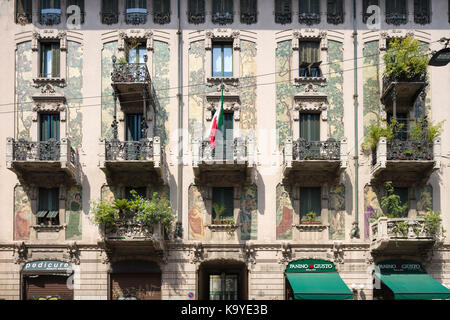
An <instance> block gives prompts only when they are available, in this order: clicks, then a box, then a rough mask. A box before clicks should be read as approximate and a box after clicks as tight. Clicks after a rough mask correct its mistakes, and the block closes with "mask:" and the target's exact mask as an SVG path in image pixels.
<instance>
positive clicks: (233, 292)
mask: <svg viewBox="0 0 450 320" xmlns="http://www.w3.org/2000/svg"><path fill="white" fill-rule="evenodd" d="M209 300H238V275H237V274H229V273H221V274H210V275H209Z"/></svg>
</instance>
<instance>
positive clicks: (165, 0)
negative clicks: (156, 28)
mask: <svg viewBox="0 0 450 320" xmlns="http://www.w3.org/2000/svg"><path fill="white" fill-rule="evenodd" d="M153 22H154V23H158V24H166V23H170V0H153Z"/></svg>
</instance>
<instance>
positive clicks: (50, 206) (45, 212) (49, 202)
mask: <svg viewBox="0 0 450 320" xmlns="http://www.w3.org/2000/svg"><path fill="white" fill-rule="evenodd" d="M36 218H37V223H38V224H39V225H53V226H57V225H59V188H51V189H47V188H39V203H38V211H37V213H36Z"/></svg>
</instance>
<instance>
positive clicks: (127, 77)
mask: <svg viewBox="0 0 450 320" xmlns="http://www.w3.org/2000/svg"><path fill="white" fill-rule="evenodd" d="M111 81H112V82H135V83H138V82H149V83H150V82H151V79H150V73H149V72H148V69H147V64H145V63H121V62H113V71H112V73H111Z"/></svg>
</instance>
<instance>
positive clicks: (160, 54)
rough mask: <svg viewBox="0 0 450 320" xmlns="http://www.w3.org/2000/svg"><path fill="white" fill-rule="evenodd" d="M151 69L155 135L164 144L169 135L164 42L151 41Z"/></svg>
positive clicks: (165, 45) (167, 84)
mask: <svg viewBox="0 0 450 320" xmlns="http://www.w3.org/2000/svg"><path fill="white" fill-rule="evenodd" d="M153 45H154V49H153V70H154V71H155V73H154V75H153V77H152V82H153V86H154V88H155V91H156V99H155V103H156V123H155V135H156V136H159V137H160V138H161V144H162V145H166V144H167V143H168V140H167V139H168V137H169V122H168V119H169V112H168V108H169V92H170V91H169V90H168V88H170V82H169V60H170V52H169V45H168V44H167V43H165V42H161V41H154V43H153Z"/></svg>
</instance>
